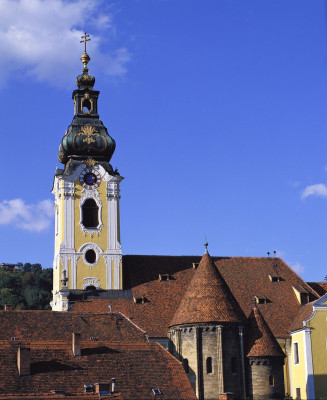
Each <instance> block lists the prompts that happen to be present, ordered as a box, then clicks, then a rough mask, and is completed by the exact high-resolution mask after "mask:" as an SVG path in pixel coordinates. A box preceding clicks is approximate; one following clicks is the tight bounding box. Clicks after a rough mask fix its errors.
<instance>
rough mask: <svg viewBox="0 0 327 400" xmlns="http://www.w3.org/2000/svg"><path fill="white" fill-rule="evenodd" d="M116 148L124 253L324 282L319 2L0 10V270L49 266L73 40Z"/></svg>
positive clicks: (211, 1)
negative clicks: (210, 259) (268, 260)
mask: <svg viewBox="0 0 327 400" xmlns="http://www.w3.org/2000/svg"><path fill="white" fill-rule="evenodd" d="M84 30H86V31H87V32H88V33H90V34H91V36H92V41H91V42H90V44H89V51H88V52H89V54H90V57H91V62H90V64H89V68H90V73H91V74H93V75H95V77H96V85H95V88H96V89H98V90H100V91H101V93H100V99H99V112H100V116H101V119H102V120H103V122H104V123H105V125H106V126H107V127H108V129H109V131H110V134H111V136H112V137H113V138H114V139H115V140H116V142H117V149H116V152H115V154H114V156H113V158H112V165H113V167H114V168H116V167H117V168H118V169H119V171H120V173H121V175H123V176H124V177H125V180H124V181H123V182H122V185H121V195H122V198H121V223H122V228H121V230H122V247H123V252H124V254H176V255H184V254H186V255H188V254H194V255H198V254H202V252H203V242H204V236H205V235H207V238H208V242H209V251H210V253H211V254H212V255H215V256H254V257H257V256H259V257H261V256H265V255H266V253H267V251H270V252H271V253H272V252H273V251H274V250H276V251H277V253H278V255H280V256H281V257H283V258H284V259H285V261H286V262H288V263H289V264H290V265H291V266H292V267H293V268H294V269H295V270H296V271H297V272H298V273H299V274H300V275H301V276H302V277H303V278H304V279H305V280H307V281H316V280H323V279H324V277H325V275H326V274H327V268H326V261H327V254H326V240H327V212H326V210H327V118H326V116H327V28H326V8H325V2H323V1H320V0H315V1H308V0H305V1H303V0H289V1H287V2H285V1H284V0H266V1H264V2H263V1H262V0H248V1H243V0H219V1H218V0H205V1H203V0H178V1H176V0H120V1H108V0H107V1H100V0H99V1H95V0H94V1H85V0H76V1H63V0H2V1H1V2H0V54H1V63H0V106H1V111H2V112H1V147H0V155H1V165H2V169H3V174H5V176H6V179H4V178H3V179H2V185H1V192H0V193H1V194H0V232H1V242H0V254H1V260H0V261H1V262H16V261H22V262H28V261H29V262H40V263H41V264H42V265H43V267H51V266H52V259H53V244H54V223H53V195H52V194H51V193H50V191H51V188H52V182H53V175H54V171H55V168H56V165H57V164H58V166H59V162H58V160H57V151H58V146H59V143H60V141H61V138H62V136H63V135H64V133H65V129H67V126H68V125H69V124H70V122H71V120H72V117H73V102H72V100H71V92H72V90H74V89H75V78H76V76H77V75H78V74H79V73H80V72H81V69H82V64H81V62H80V61H79V57H80V55H81V53H82V45H81V44H80V43H79V40H80V36H81V34H82V32H84Z"/></svg>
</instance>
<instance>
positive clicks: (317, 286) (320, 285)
mask: <svg viewBox="0 0 327 400" xmlns="http://www.w3.org/2000/svg"><path fill="white" fill-rule="evenodd" d="M307 283H308V285H309V286H310V287H312V289H313V290H315V291H316V292H317V293H318V294H319V296H323V295H324V294H325V293H326V292H327V282H326V281H324V282H307Z"/></svg>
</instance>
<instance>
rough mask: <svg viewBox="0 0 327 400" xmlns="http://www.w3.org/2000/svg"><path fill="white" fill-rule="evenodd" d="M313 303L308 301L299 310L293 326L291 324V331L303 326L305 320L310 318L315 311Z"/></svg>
mask: <svg viewBox="0 0 327 400" xmlns="http://www.w3.org/2000/svg"><path fill="white" fill-rule="evenodd" d="M313 303H314V302H311V303H308V304H305V305H304V306H302V307H301V308H300V310H299V313H298V314H297V315H296V316H295V318H294V320H293V322H292V324H291V326H290V329H289V330H290V332H293V331H296V330H298V329H302V328H303V321H306V320H307V319H309V318H310V317H311V315H312V313H313V307H312V306H313Z"/></svg>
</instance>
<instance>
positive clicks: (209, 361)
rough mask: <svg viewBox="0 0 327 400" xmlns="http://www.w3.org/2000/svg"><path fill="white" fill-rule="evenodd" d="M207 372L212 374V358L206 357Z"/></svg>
mask: <svg viewBox="0 0 327 400" xmlns="http://www.w3.org/2000/svg"><path fill="white" fill-rule="evenodd" d="M206 366H207V374H212V358H211V357H208V358H207V361H206Z"/></svg>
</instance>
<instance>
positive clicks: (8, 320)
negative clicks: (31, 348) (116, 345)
mask: <svg viewBox="0 0 327 400" xmlns="http://www.w3.org/2000/svg"><path fill="white" fill-rule="evenodd" d="M73 332H79V333H81V335H82V337H84V338H85V339H90V338H94V339H95V340H108V338H109V337H110V340H112V341H116V342H118V341H123V342H126V341H132V342H144V341H146V340H147V338H146V336H145V335H144V333H143V332H142V331H141V330H140V329H138V328H137V327H136V326H134V325H133V324H131V323H130V322H129V321H128V320H126V318H125V317H124V316H122V315H120V314H119V313H112V314H110V313H108V312H107V313H97V314H89V313H77V312H69V313H68V312H58V311H44V310H43V311H41V310H33V311H0V341H1V340H11V338H17V340H24V341H44V340H46V341H58V340H64V341H70V340H71V336H72V333H73Z"/></svg>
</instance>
